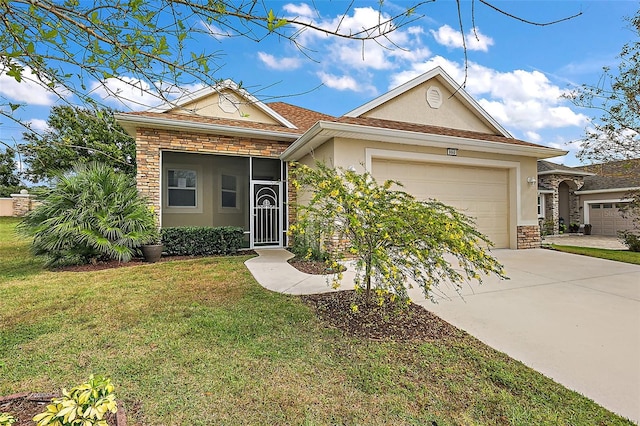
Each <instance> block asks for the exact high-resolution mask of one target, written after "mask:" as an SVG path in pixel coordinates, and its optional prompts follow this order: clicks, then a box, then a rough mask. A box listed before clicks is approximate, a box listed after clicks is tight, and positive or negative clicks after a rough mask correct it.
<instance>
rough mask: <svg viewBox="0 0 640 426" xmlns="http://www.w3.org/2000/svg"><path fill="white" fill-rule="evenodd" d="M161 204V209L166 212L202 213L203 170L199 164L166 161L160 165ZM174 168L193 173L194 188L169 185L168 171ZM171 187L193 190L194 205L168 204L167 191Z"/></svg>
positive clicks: (174, 169)
mask: <svg viewBox="0 0 640 426" xmlns="http://www.w3.org/2000/svg"><path fill="white" fill-rule="evenodd" d="M162 169H163V170H162V180H163V182H162V206H163V211H164V212H165V213H168V214H181V213H202V212H203V209H202V206H203V194H202V188H203V178H204V176H203V172H202V166H201V165H199V164H188V163H166V164H164V165H163V167H162ZM176 170H187V171H191V172H194V173H195V188H180V187H175V186H169V172H170V171H176ZM173 189H188V190H194V191H195V193H194V194H195V206H172V205H170V204H169V191H170V190H173Z"/></svg>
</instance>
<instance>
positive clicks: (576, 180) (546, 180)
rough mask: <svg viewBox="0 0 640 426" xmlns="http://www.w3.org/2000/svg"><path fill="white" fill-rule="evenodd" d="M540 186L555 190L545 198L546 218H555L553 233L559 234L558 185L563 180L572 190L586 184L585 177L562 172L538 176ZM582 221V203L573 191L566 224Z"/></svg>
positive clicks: (570, 195) (570, 196)
mask: <svg viewBox="0 0 640 426" xmlns="http://www.w3.org/2000/svg"><path fill="white" fill-rule="evenodd" d="M538 181H539V182H540V186H541V187H542V188H544V189H550V190H553V194H546V198H545V220H553V223H554V228H553V233H554V234H558V231H559V227H558V225H559V219H560V213H559V211H560V208H559V203H560V200H559V195H558V186H559V185H560V183H562V182H567V184H568V185H569V188H570V189H571V190H572V191H575V190H577V189H580V188H581V187H582V185H584V177H582V176H570V175H562V174H552V175H543V176H538ZM579 222H580V205H579V203H578V196H577V195H575V194H573V193H571V194H569V217H568V218H566V219H565V225H567V227H568V226H569V224H571V223H579Z"/></svg>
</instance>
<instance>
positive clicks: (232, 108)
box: [218, 92, 240, 114]
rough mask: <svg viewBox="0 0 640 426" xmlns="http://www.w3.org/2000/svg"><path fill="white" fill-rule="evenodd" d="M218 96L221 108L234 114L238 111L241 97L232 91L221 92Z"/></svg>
mask: <svg viewBox="0 0 640 426" xmlns="http://www.w3.org/2000/svg"><path fill="white" fill-rule="evenodd" d="M218 96H219V97H218V105H219V106H220V109H221V110H223V111H224V112H226V113H227V114H232V113H234V112H236V111H238V106H239V105H240V99H238V97H237V96H236V95H234V94H233V93H230V92H226V93H220V94H219V95H218Z"/></svg>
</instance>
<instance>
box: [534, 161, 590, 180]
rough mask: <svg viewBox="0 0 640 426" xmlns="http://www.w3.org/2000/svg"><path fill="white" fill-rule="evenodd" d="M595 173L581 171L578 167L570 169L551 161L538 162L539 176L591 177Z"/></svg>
mask: <svg viewBox="0 0 640 426" xmlns="http://www.w3.org/2000/svg"><path fill="white" fill-rule="evenodd" d="M593 174H594V173H591V172H587V171H584V170H580V169H578V168H577V167H569V166H565V165H562V164H556V163H552V162H551V161H544V160H538V175H572V176H591V175H593Z"/></svg>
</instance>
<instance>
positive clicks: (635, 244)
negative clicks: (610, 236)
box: [618, 231, 640, 252]
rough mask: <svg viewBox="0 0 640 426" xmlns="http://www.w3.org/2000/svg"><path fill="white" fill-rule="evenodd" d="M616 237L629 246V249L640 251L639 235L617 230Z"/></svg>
mask: <svg viewBox="0 0 640 426" xmlns="http://www.w3.org/2000/svg"><path fill="white" fill-rule="evenodd" d="M618 237H619V238H620V240H621V241H622V242H623V243H624V244H625V245H626V246H627V247H628V248H629V251H633V252H640V235H638V234H634V233H633V232H630V231H619V232H618Z"/></svg>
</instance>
